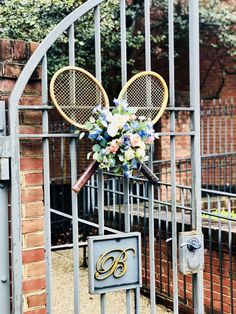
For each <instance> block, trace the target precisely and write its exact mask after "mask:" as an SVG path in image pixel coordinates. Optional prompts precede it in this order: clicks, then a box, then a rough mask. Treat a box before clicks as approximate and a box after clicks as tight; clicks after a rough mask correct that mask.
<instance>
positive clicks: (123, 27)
mask: <svg viewBox="0 0 236 314" xmlns="http://www.w3.org/2000/svg"><path fill="white" fill-rule="evenodd" d="M120 34H121V84H122V86H123V85H124V84H125V83H126V82H127V47H126V1H125V0H120ZM124 205H125V208H124V209H125V232H130V213H129V210H130V208H129V180H128V179H127V178H124ZM139 293H140V292H139V288H136V289H135V308H136V313H139V298H138V297H137V295H138V294H139ZM126 313H127V314H128V313H131V291H130V290H126Z"/></svg>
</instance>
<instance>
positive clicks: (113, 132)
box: [107, 123, 118, 137]
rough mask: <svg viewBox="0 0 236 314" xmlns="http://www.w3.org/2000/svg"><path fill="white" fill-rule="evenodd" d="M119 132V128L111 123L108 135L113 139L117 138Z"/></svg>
mask: <svg viewBox="0 0 236 314" xmlns="http://www.w3.org/2000/svg"><path fill="white" fill-rule="evenodd" d="M117 132H118V128H117V126H116V125H115V124H112V123H110V124H109V126H108V128H107V133H108V134H109V135H110V136H111V137H115V136H116V134H117Z"/></svg>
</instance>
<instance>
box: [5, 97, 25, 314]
mask: <svg viewBox="0 0 236 314" xmlns="http://www.w3.org/2000/svg"><path fill="white" fill-rule="evenodd" d="M16 99H17V98H15V97H13V95H12V94H11V96H10V98H9V108H8V114H9V127H10V136H11V137H10V142H11V152H12V157H11V237H12V241H11V243H12V259H11V264H12V312H13V313H17V314H18V313H22V246H21V245H22V237H21V201H20V143H19V116H18V110H17V105H18V101H17V102H16Z"/></svg>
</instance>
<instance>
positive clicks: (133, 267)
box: [88, 232, 142, 293]
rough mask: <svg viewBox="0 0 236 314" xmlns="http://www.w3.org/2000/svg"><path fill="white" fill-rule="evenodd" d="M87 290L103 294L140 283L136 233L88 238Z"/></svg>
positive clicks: (131, 287)
mask: <svg viewBox="0 0 236 314" xmlns="http://www.w3.org/2000/svg"><path fill="white" fill-rule="evenodd" d="M88 265H89V292H90V293H105V292H110V291H115V290H124V289H125V290H126V289H134V288H137V287H140V286H141V281H142V274H141V269H142V268H141V237H140V233H138V232H132V233H120V234H115V235H105V236H95V237H89V238H88Z"/></svg>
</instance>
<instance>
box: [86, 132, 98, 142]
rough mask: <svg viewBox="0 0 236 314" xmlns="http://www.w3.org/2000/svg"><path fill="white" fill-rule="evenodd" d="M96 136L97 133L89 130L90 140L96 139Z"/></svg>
mask: <svg viewBox="0 0 236 314" xmlns="http://www.w3.org/2000/svg"><path fill="white" fill-rule="evenodd" d="M97 136H98V134H97V133H96V132H90V134H89V136H88V138H89V139H90V140H96V138H97Z"/></svg>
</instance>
